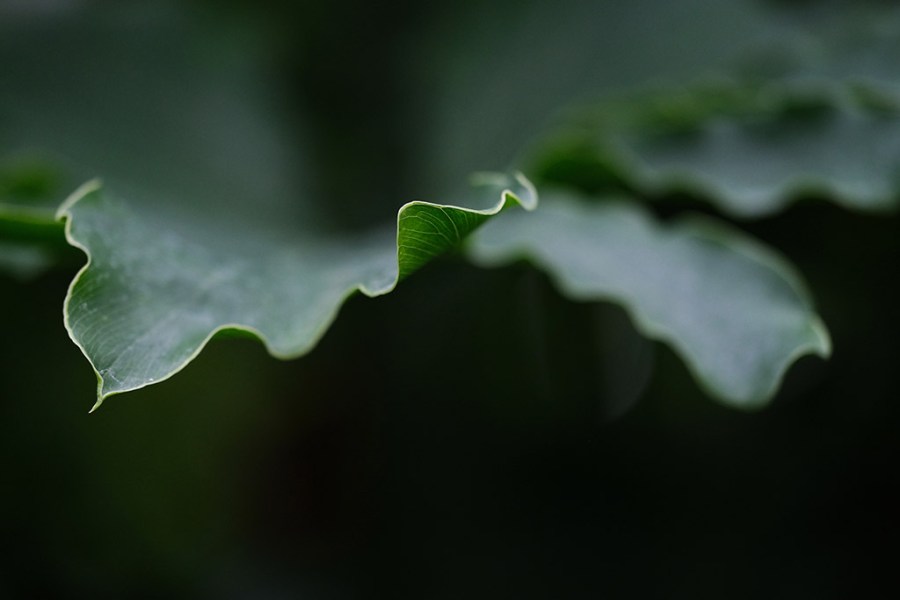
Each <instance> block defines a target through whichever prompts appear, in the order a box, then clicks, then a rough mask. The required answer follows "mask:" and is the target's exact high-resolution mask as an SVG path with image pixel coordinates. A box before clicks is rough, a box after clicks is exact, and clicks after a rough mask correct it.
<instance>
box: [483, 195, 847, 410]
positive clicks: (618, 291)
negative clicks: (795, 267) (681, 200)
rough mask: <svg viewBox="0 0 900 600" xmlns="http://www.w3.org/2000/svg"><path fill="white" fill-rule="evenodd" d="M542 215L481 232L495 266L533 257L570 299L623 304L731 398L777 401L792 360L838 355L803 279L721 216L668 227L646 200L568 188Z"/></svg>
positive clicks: (706, 382) (544, 202)
mask: <svg viewBox="0 0 900 600" xmlns="http://www.w3.org/2000/svg"><path fill="white" fill-rule="evenodd" d="M547 196H548V195H547V194H544V195H543V197H542V199H541V208H540V210H538V211H536V212H535V213H534V214H530V215H526V216H523V215H520V214H510V215H509V216H508V217H507V218H504V219H498V220H497V221H496V222H492V223H490V224H488V225H487V226H486V227H485V228H484V229H482V230H481V231H479V232H478V233H477V234H476V235H475V237H474V238H473V240H472V245H471V246H470V255H471V257H472V258H473V260H475V261H476V262H478V263H480V264H483V265H485V266H498V265H503V264H507V263H509V262H511V261H514V260H517V259H521V258H525V259H528V260H530V261H531V262H533V263H534V264H535V265H536V266H538V267H539V268H541V269H543V270H544V271H546V272H547V273H548V274H549V275H550V277H551V278H552V279H553V280H554V281H555V282H556V284H557V286H558V287H559V289H560V290H561V291H562V292H563V293H564V294H565V295H566V296H568V297H570V298H572V299H574V300H580V301H598V300H604V301H611V302H615V303H618V304H621V305H622V306H623V307H625V309H626V310H627V311H628V313H629V314H630V315H631V317H632V319H633V321H634V323H635V324H636V326H637V327H638V329H639V330H640V331H642V332H643V333H644V334H645V335H647V336H648V337H650V338H652V339H655V340H660V341H663V342H665V343H667V344H668V345H669V346H671V347H672V348H673V349H674V350H675V351H676V352H677V353H678V354H679V355H680V356H681V357H682V358H683V359H684V361H685V363H686V364H687V366H688V367H689V368H690V370H691V371H692V372H693V374H694V375H695V377H696V379H697V381H698V382H699V383H700V384H701V385H702V386H703V387H704V388H705V389H706V390H708V391H709V392H710V393H711V394H712V395H713V396H715V397H717V398H720V399H721V400H723V401H724V402H725V403H727V404H730V405H733V406H737V407H743V408H749V407H756V406H759V405H762V404H764V403H765V402H766V401H768V400H769V399H770V398H771V397H772V396H773V395H774V393H775V392H776V391H777V389H778V386H779V383H780V381H781V378H782V376H783V374H784V373H785V371H786V370H787V368H788V367H789V366H790V364H791V363H792V362H793V361H794V360H796V359H797V358H798V357H800V356H803V355H805V354H816V355H819V356H822V357H826V356H828V355H829V353H830V341H829V336H828V333H827V331H826V329H825V327H824V325H823V324H822V322H821V320H820V319H819V317H818V316H817V315H816V313H815V311H814V309H813V307H812V305H811V303H810V301H809V299H808V298H807V294H806V292H805V291H804V288H803V286H802V284H801V283H800V281H799V279H798V278H797V277H796V276H795V275H794V274H793V273H792V271H791V270H790V268H789V267H788V266H787V265H786V263H785V262H784V261H783V260H782V259H780V258H779V257H777V256H776V255H775V254H774V253H773V252H772V251H771V250H768V249H766V248H765V247H763V246H762V245H761V244H759V243H757V242H754V241H752V240H750V239H748V238H747V237H745V236H744V235H742V234H740V233H738V232H737V231H735V230H734V229H732V228H730V227H727V226H725V225H724V224H722V223H719V222H717V221H713V220H709V219H705V218H704V219H700V218H699V217H697V218H690V219H684V220H682V221H680V222H678V223H676V224H672V225H668V224H660V223H657V222H656V221H654V220H653V219H652V218H651V217H650V216H648V215H647V214H645V213H644V212H643V211H642V210H641V209H640V208H638V206H637V205H635V204H634V203H623V202H602V203H588V202H585V201H582V200H578V199H576V198H574V197H571V196H567V195H563V194H556V195H550V197H547Z"/></svg>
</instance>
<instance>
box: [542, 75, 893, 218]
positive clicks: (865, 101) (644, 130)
mask: <svg viewBox="0 0 900 600" xmlns="http://www.w3.org/2000/svg"><path fill="white" fill-rule="evenodd" d="M538 148H539V150H538V153H539V156H538V158H536V159H534V161H533V164H534V165H535V166H534V169H535V170H536V171H538V172H540V173H541V174H542V175H543V176H544V177H546V178H548V179H551V180H556V181H559V182H569V183H576V184H579V185H582V186H585V187H588V188H590V187H594V186H602V185H605V184H609V183H610V182H614V183H616V184H618V185H624V186H625V187H627V188H629V189H633V190H638V191H640V192H641V193H643V194H647V195H650V196H659V195H664V194H666V193H670V192H672V191H682V192H688V193H691V194H693V195H696V196H700V197H702V198H705V199H707V200H709V201H710V202H712V203H714V204H715V205H716V206H718V207H719V208H721V209H722V210H723V211H725V212H728V213H730V214H733V215H736V216H740V217H759V216H764V215H769V214H772V213H774V212H777V211H779V210H781V209H782V208H783V207H784V206H785V205H786V204H788V203H789V202H791V201H793V200H796V199H797V198H800V197H804V196H825V197H827V198H830V199H832V200H833V201H834V202H836V203H838V204H841V205H843V206H846V207H848V208H854V209H860V210H887V209H893V208H895V207H896V205H897V200H898V196H900V194H898V192H900V103H898V102H896V101H895V100H894V99H893V98H891V97H889V96H885V95H881V94H877V93H868V92H863V91H860V90H852V89H850V88H841V87H837V86H835V87H832V86H827V87H814V88H809V87H807V86H797V85H796V84H771V85H768V86H763V87H761V88H755V87H751V86H743V85H735V84H716V85H709V86H700V87H695V88H691V89H688V90H679V89H664V90H660V91H656V92H652V93H649V92H645V93H644V94H643V95H641V96H639V97H635V98H629V99H628V100H625V101H623V100H620V99H615V100H610V101H607V102H603V103H600V104H598V105H596V106H593V107H591V108H590V109H588V110H584V111H582V112H580V113H578V114H577V115H576V116H575V117H574V118H572V119H571V121H570V122H569V123H568V124H567V125H565V126H564V127H562V128H561V129H560V130H559V131H557V132H556V133H555V134H553V135H552V136H550V137H549V138H548V140H546V141H544V142H543V143H542V144H541V145H539V146H538Z"/></svg>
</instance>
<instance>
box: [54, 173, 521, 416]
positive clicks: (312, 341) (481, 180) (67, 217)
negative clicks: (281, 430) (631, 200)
mask: <svg viewBox="0 0 900 600" xmlns="http://www.w3.org/2000/svg"><path fill="white" fill-rule="evenodd" d="M504 179H505V180H509V179H510V177H509V176H508V175H506V174H504V173H495V172H479V173H474V174H473V175H472V177H471V183H472V184H473V185H487V184H494V185H496V184H498V183H499V182H500V181H503V180H504ZM512 179H513V180H514V181H515V182H516V183H518V184H519V185H520V186H521V188H522V190H524V192H525V193H520V194H517V193H516V192H514V191H513V190H512V189H511V188H510V187H505V188H504V189H503V190H502V191H501V192H500V199H499V200H498V201H497V202H496V203H495V204H494V205H493V206H491V207H489V208H485V209H472V208H465V207H462V206H456V205H451V204H437V203H433V202H426V201H423V200H413V201H411V202H407V203H405V204H403V205H402V206H401V207H400V208H399V210H398V211H397V217H396V223H397V234H396V237H395V240H396V242H397V276H396V277H395V278H394V280H393V281H391V282H390V283H388V284H387V285H385V286H383V287H374V288H370V287H368V286H366V285H365V284H364V283H359V284H357V285H355V286H353V287H352V288H350V289H348V290H347V291H346V293H344V294H343V295H342V296H341V298H340V300H339V301H338V302H337V303H336V304H335V307H334V309H333V311H331V313H330V314H329V315H328V317H327V318H326V319H325V320H324V321H322V322H321V324H320V325H319V327H318V328H317V329H316V330H315V332H314V333H313V335H312V336H311V337H310V338H309V340H308V343H306V344H304V345H303V347H302V348H301V349H300V350H298V351H297V352H289V353H284V352H279V351H278V350H276V349H275V348H274V347H272V345H271V344H270V343H269V340H268V338H267V337H266V335H265V334H263V333H262V332H261V331H260V330H258V329H256V328H255V327H252V326H248V325H245V324H242V323H223V324H221V325H219V326H217V327H215V328H214V329H212V330H211V331H210V332H209V333H208V334H207V335H206V337H205V338H204V339H203V340H202V341H201V342H200V343H199V344H198V345H197V347H196V349H195V350H194V351H193V352H192V353H191V354H190V355H189V356H188V357H187V358H186V359H185V360H183V361H182V362H181V364H179V365H178V366H177V367H176V368H174V369H172V370H171V371H170V372H169V373H167V374H166V375H165V376H162V377H158V378H154V379H151V380H149V381H146V382H144V383H142V384H140V385H135V386H133V387H129V388H127V389H118V390H112V391H105V390H104V383H105V380H104V378H103V376H102V375H101V373H100V371H99V370H98V369H97V367H96V365H95V364H94V361H93V360H92V359H91V356H90V354H89V353H88V352H87V351H86V349H85V348H84V346H83V345H82V344H81V342H80V341H79V340H78V338H77V336H76V335H75V333H74V330H73V328H72V326H71V323H70V319H69V316H70V310H69V307H70V304H71V303H72V302H73V290H74V289H75V286H76V285H77V284H78V282H79V281H80V280H81V278H82V276H83V275H84V274H85V273H87V272H88V271H89V270H90V269H91V266H92V254H91V250H90V248H88V247H87V245H86V244H85V243H83V242H82V241H81V240H79V239H78V238H77V237H76V236H75V235H74V234H73V232H72V223H73V220H74V215H73V212H72V209H73V208H74V207H75V206H76V205H77V204H78V203H79V202H80V201H81V200H82V199H83V198H85V197H87V196H90V195H92V194H95V193H98V192H100V191H101V189H102V188H103V183H102V180H101V179H99V178H98V179H92V180H90V181H87V182H86V183H84V184H82V185H81V186H80V187H78V189H76V190H75V191H74V192H72V193H71V194H70V195H69V196H68V197H67V198H66V199H65V200H64V201H63V202H62V204H60V206H59V208H58V209H57V211H56V214H55V220H56V221H58V222H62V223H63V224H64V232H65V238H66V241H67V242H68V244H69V245H71V246H73V247H75V248H77V249H79V250H81V251H82V252H83V253H84V254H85V256H86V262H85V264H84V265H83V266H82V267H81V268H80V269H79V271H78V272H77V273H76V274H75V276H74V277H73V279H72V281H71V282H70V283H69V286H68V290H67V292H66V298H65V301H64V302H63V323H64V326H65V328H66V332H67V333H68V335H69V338H70V339H71V340H72V342H73V343H74V344H75V345H76V346H77V347H78V349H79V350H81V353H82V354H83V355H84V356H85V358H87V360H88V362H89V363H90V365H91V368H92V369H93V370H94V373H95V375H96V376H97V400H96V402H95V403H94V405H93V406H92V407H91V409H90V411H88V412H89V413H93V412H94V411H96V410H97V409H98V408H100V406H101V405H102V404H103V402H104V401H105V400H106V399H107V398H109V397H111V396H115V395H118V394H123V393H126V392H132V391H136V390H139V389H143V388H145V387H148V386H150V385H153V384H156V383H160V382H162V381H165V380H167V379H170V378H172V377H173V376H175V375H177V374H178V373H180V372H181V371H182V370H183V369H184V368H185V367H187V366H188V365H189V364H190V363H191V362H193V360H194V359H195V358H197V356H199V355H200V353H201V352H202V351H203V349H204V348H206V346H207V344H209V342H210V341H211V340H212V339H213V338H214V337H216V336H217V335H219V334H221V333H228V332H233V333H237V334H246V335H248V336H250V337H253V338H255V339H256V340H258V341H259V342H260V343H261V344H262V345H263V346H264V347H265V349H266V351H267V352H268V353H269V354H270V355H271V356H272V357H274V358H277V359H281V360H289V359H294V358H299V357H301V356H304V355H306V354H308V353H309V352H311V351H312V350H313V349H314V348H315V346H316V345H317V344H318V342H319V341H320V340H321V339H322V337H323V336H324V335H325V333H326V332H327V330H328V329H329V327H331V325H332V324H333V323H334V321H335V320H336V319H337V316H338V313H339V311H340V309H341V307H342V306H343V305H344V303H345V302H346V301H347V300H348V299H349V298H350V297H351V296H353V295H355V294H356V293H357V292H360V293H362V294H363V295H365V296H367V297H369V298H374V297H378V296H383V295H386V294H389V293H390V292H392V291H393V290H394V289H395V288H396V287H397V285H398V284H399V283H400V281H401V280H403V279H404V278H405V277H406V276H408V275H410V274H412V272H413V271H414V270H415V269H413V270H406V271H404V268H403V264H402V263H401V246H400V241H401V238H402V236H403V234H404V233H405V231H404V226H403V219H404V216H405V215H406V214H408V213H409V212H410V211H412V210H414V209H417V208H423V207H425V208H434V209H437V210H440V211H442V212H445V213H446V211H459V212H462V213H466V214H468V215H472V216H481V217H486V218H490V217H493V216H496V215H498V214H500V213H501V212H502V211H504V210H506V209H507V208H512V207H513V206H519V207H521V208H523V209H524V210H526V211H533V210H535V209H536V208H537V205H538V192H537V190H536V189H535V187H534V185H533V184H532V183H531V181H529V180H528V178H527V177H525V175H524V174H523V173H521V172H519V171H516V172H514V173H513V174H512ZM478 226H480V224H479V225H478ZM476 228H477V226H476ZM463 237H465V236H463ZM442 253H443V252H439V253H437V254H434V255H433V256H432V257H431V258H436V257H437V256H439V255H440V254H442ZM420 266H421V265H420ZM416 268H418V267H416Z"/></svg>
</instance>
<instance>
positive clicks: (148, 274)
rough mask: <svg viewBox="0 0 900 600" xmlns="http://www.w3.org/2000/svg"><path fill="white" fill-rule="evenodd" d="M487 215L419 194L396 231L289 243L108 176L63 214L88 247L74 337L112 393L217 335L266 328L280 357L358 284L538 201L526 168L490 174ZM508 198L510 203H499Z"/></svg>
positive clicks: (158, 376) (68, 310)
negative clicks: (167, 203) (163, 205)
mask: <svg viewBox="0 0 900 600" xmlns="http://www.w3.org/2000/svg"><path fill="white" fill-rule="evenodd" d="M478 183H480V184H481V187H482V189H481V194H482V195H484V194H488V195H489V196H490V197H492V198H494V202H495V204H494V206H492V207H489V208H487V209H467V208H460V207H455V206H449V205H439V204H430V203H427V202H412V203H409V204H406V205H404V206H403V207H402V208H401V209H400V212H399V215H398V218H397V228H396V230H395V231H389V230H384V231H377V232H375V233H373V234H371V235H365V236H353V237H346V236H345V237H338V236H330V237H324V236H317V237H313V236H310V235H301V236H296V237H293V238H292V237H287V236H282V235H278V234H276V233H274V232H273V230H271V229H268V228H256V229H254V228H252V227H249V228H248V226H247V223H246V221H244V220H243V219H240V218H237V217H236V216H235V215H234V214H232V213H229V214H226V215H224V218H222V219H219V220H215V219H213V218H212V217H209V218H207V219H197V218H196V217H195V216H192V215H191V214H190V213H183V214H182V213H179V212H178V211H177V210H176V209H174V208H172V207H169V208H168V211H169V212H166V213H163V214H160V211H159V209H158V208H154V209H153V210H152V211H151V210H147V207H146V205H142V204H140V203H133V202H129V201H128V200H127V199H126V198H125V197H123V196H121V195H119V194H118V193H117V192H115V191H113V190H112V189H110V190H107V189H105V188H103V187H101V185H100V184H99V183H98V182H91V183H88V184H85V186H83V187H82V188H81V189H80V190H79V191H78V192H76V193H75V194H74V195H73V196H72V197H71V198H70V199H69V200H68V201H66V203H65V204H64V205H63V206H62V207H61V208H60V217H62V218H65V219H66V220H67V229H66V234H67V237H68V239H69V241H70V243H72V244H73V245H75V246H78V247H79V248H82V249H83V250H84V251H85V253H86V254H87V255H88V264H87V265H86V266H85V268H84V269H83V270H82V271H81V272H80V273H79V274H78V276H77V277H76V278H75V280H74V281H73V283H72V285H71V287H70V289H69V294H68V296H67V298H66V303H65V322H66V327H67V329H68V330H69V334H70V335H71V337H72V339H73V340H74V341H75V343H76V344H77V345H78V346H79V347H80V348H81V349H82V351H83V352H84V354H85V356H87V358H88V360H90V362H91V364H92V365H93V367H94V369H95V370H96V372H97V377H98V401H97V406H99V405H100V403H101V402H102V401H103V400H104V399H105V398H107V397H108V396H110V395H113V394H118V393H121V392H127V391H129V390H135V389H138V388H141V387H144V386H147V385H149V384H152V383H155V382H158V381H162V380H164V379H166V378H168V377H170V376H171V375H173V374H174V373H176V372H178V371H179V370H181V369H182V368H183V367H184V366H185V365H186V364H187V363H188V362H190V361H191V360H192V359H193V358H194V357H195V356H196V355H197V354H198V353H199V352H200V350H201V349H202V348H203V346H204V345H205V344H206V343H207V342H208V341H209V340H210V338H212V337H213V336H214V335H215V334H216V333H217V332H220V331H224V330H238V331H242V332H248V333H250V334H252V335H255V336H256V337H258V338H259V339H260V340H262V341H263V343H264V344H265V345H266V347H267V348H268V350H269V352H271V353H272V354H273V355H275V356H277V357H281V358H288V357H294V356H299V355H301V354H304V353H306V352H308V351H309V350H310V349H311V348H312V347H313V345H314V344H315V343H316V342H317V341H318V339H319V338H320V337H321V336H322V335H323V334H324V332H325V330H326V329H327V327H328V326H329V324H330V323H331V322H332V321H333V320H334V318H335V316H336V315H337V312H338V309H339V307H340V305H341V304H342V303H343V302H344V300H345V299H346V298H347V297H348V296H350V295H351V294H353V293H354V292H356V291H361V292H362V293H364V294H365V295H367V296H378V295H382V294H386V293H388V292H390V291H391V290H393V289H394V287H395V286H396V285H397V282H398V281H399V280H400V279H402V278H403V277H406V276H407V275H409V274H410V273H412V272H413V271H415V270H416V269H418V268H420V267H421V266H422V265H423V264H425V263H426V262H428V261H429V260H430V259H431V258H433V257H435V256H437V255H439V254H441V253H443V252H445V251H447V250H448V249H450V248H452V247H454V246H456V245H457V244H459V243H460V241H462V240H463V239H464V238H465V237H466V236H468V235H469V233H471V232H472V231H473V230H474V229H475V228H477V227H479V226H480V225H481V224H482V223H484V222H485V221H486V220H488V219H489V218H490V217H491V216H493V215H495V214H497V213H499V212H500V211H501V210H502V209H503V208H505V207H506V206H508V205H509V204H511V203H520V204H522V205H523V206H525V207H526V208H529V209H531V208H533V207H534V206H535V203H536V195H535V194H534V191H533V189H532V188H531V186H530V184H529V183H528V181H527V180H525V179H524V178H523V177H522V176H521V175H519V176H517V177H516V179H515V180H513V179H512V178H507V177H505V176H500V175H493V176H491V177H481V181H480V182H478ZM497 198H499V201H498V200H496V199H497Z"/></svg>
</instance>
